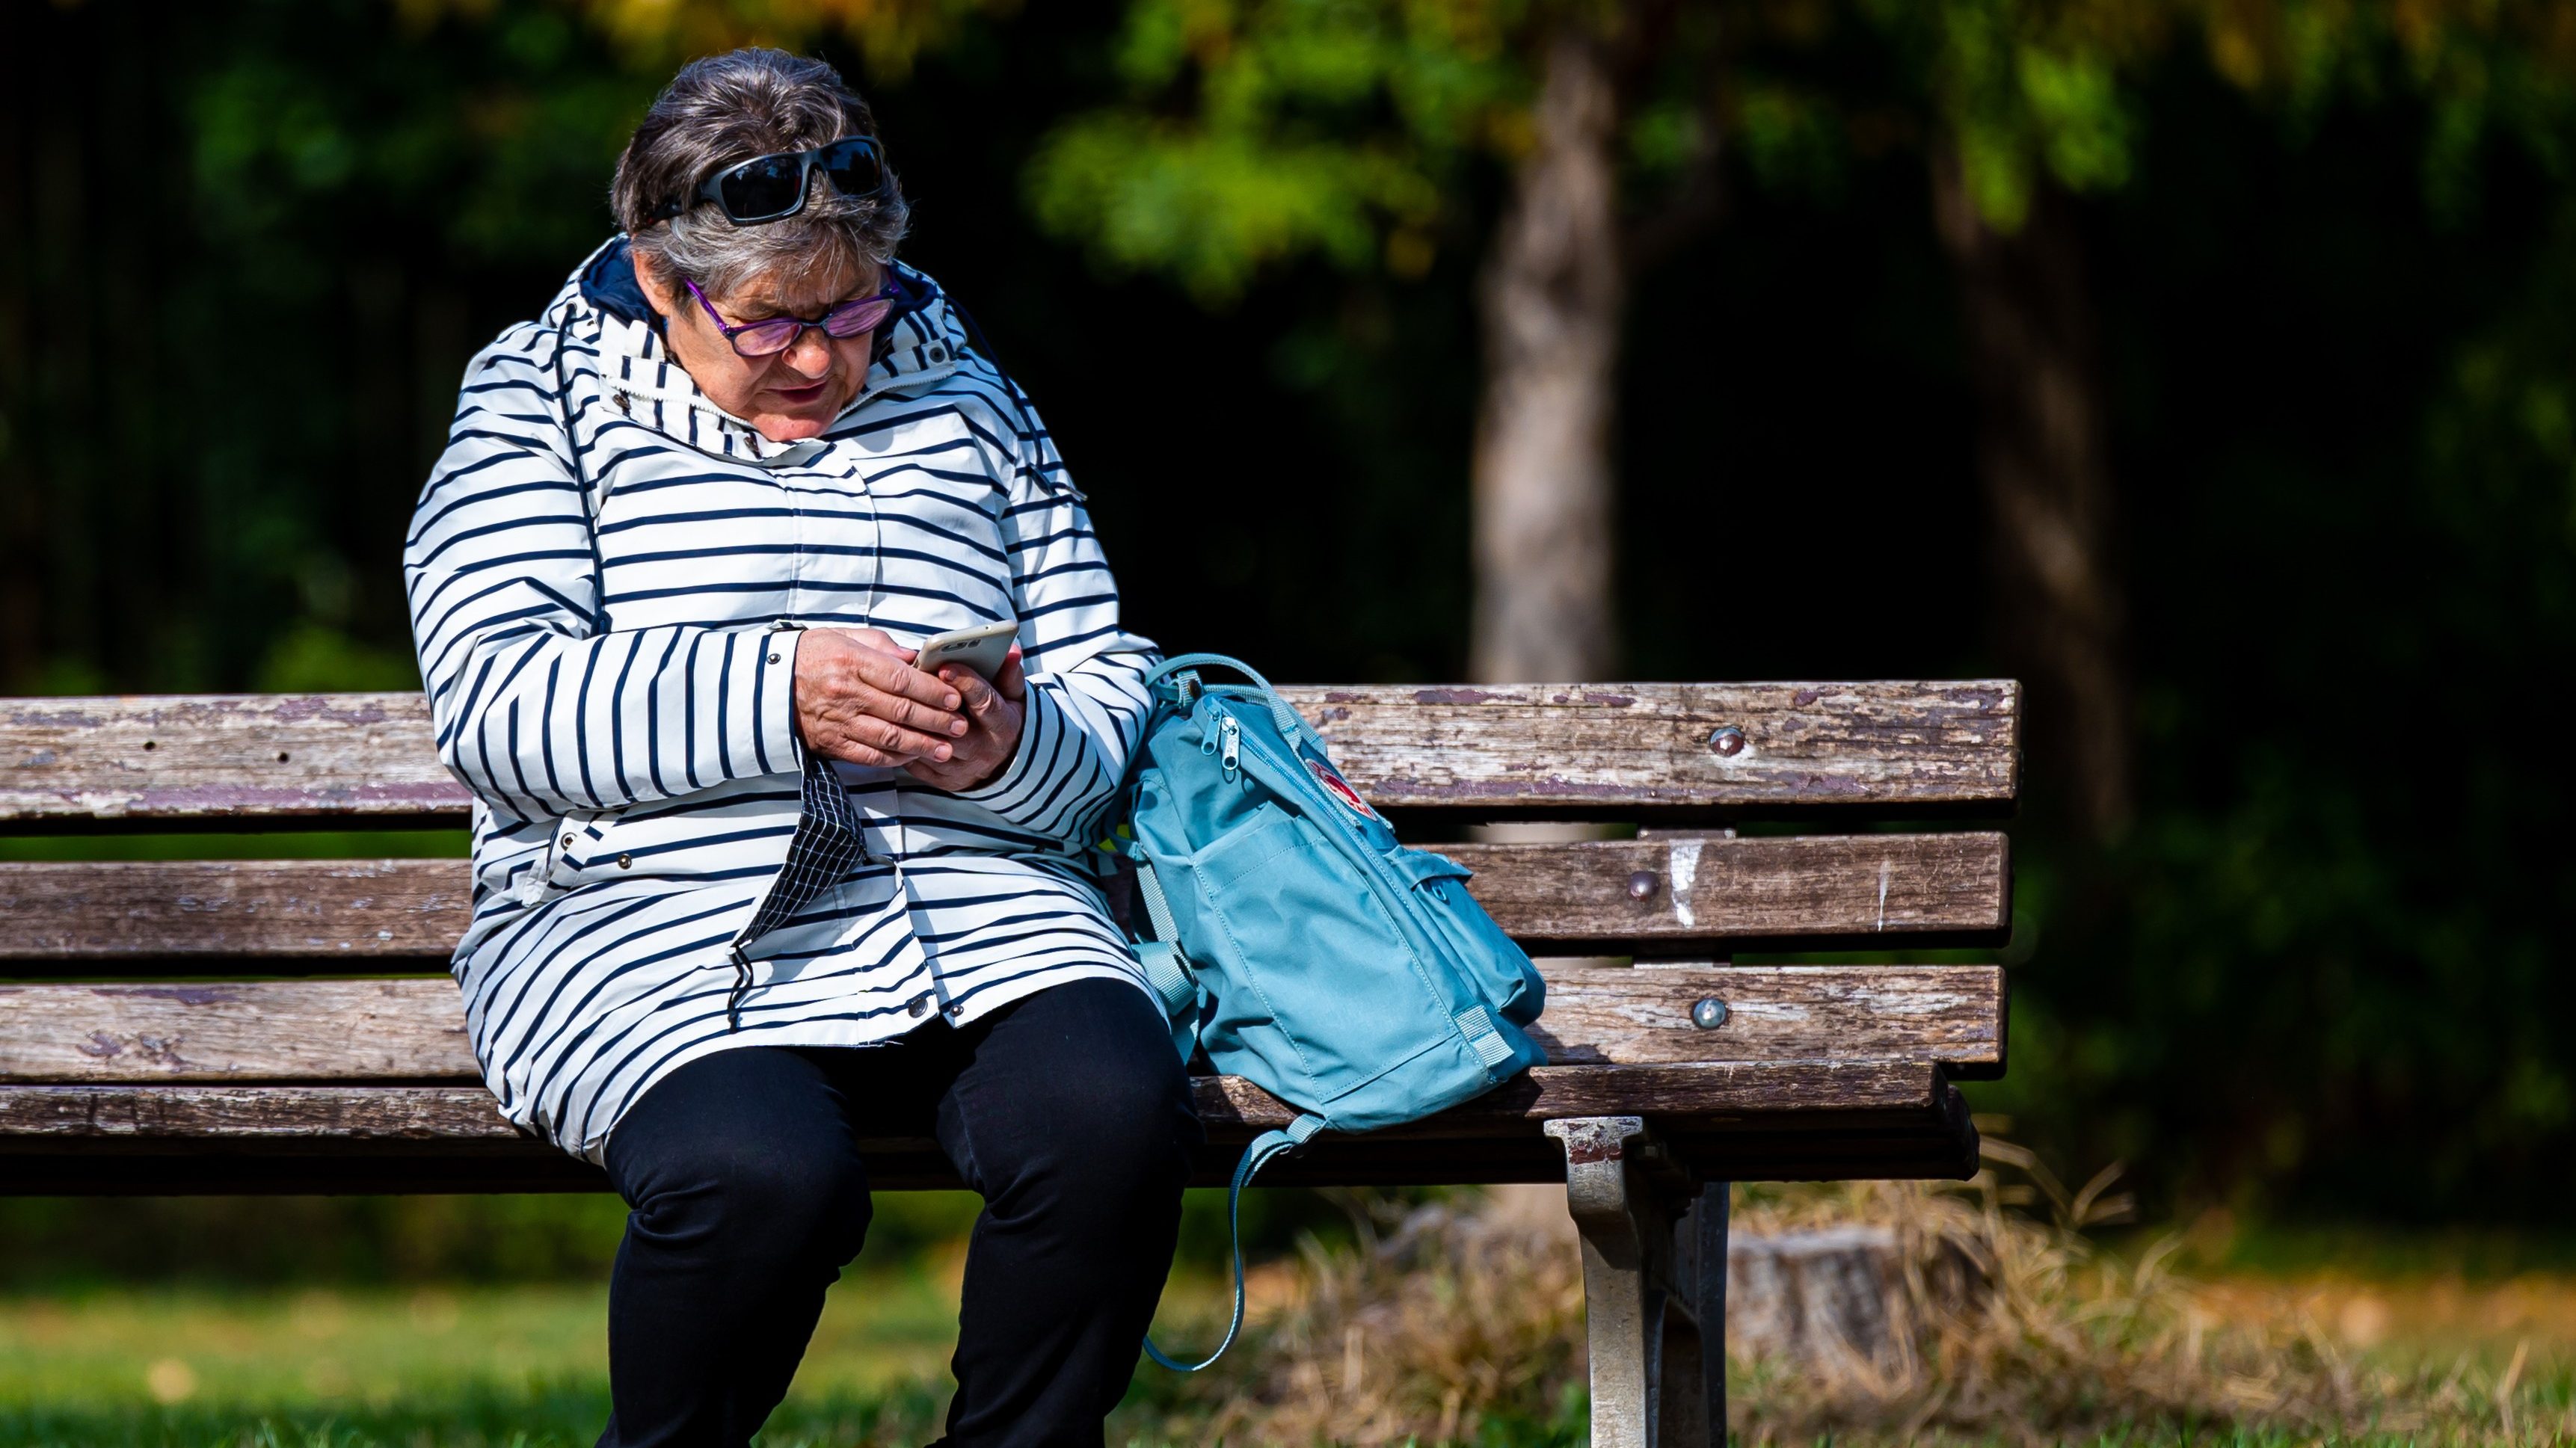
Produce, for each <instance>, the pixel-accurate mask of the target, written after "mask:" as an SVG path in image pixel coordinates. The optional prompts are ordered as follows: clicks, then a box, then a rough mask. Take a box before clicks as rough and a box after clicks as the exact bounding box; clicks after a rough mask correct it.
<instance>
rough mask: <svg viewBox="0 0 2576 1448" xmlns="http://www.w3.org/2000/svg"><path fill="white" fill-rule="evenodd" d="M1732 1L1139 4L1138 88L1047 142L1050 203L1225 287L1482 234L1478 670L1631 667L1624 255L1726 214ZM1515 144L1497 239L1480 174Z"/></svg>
mask: <svg viewBox="0 0 2576 1448" xmlns="http://www.w3.org/2000/svg"><path fill="white" fill-rule="evenodd" d="M1714 19H1715V16H1714V10H1713V7H1707V6H1700V5H1692V4H1686V3H1681V0H1659V3H1646V4H1636V5H1612V4H1606V3H1592V0H1494V3H1475V4H1447V3H1434V0H1248V3H1226V0H1216V3H1210V0H1136V3H1134V4H1132V5H1131V6H1130V7H1129V8H1128V11H1127V15H1126V19H1125V21H1124V24H1123V27H1122V30H1121V33H1120V37H1119V40H1118V42H1117V44H1116V47H1115V64H1116V68H1117V70H1118V73H1119V74H1120V76H1121V77H1122V78H1123V79H1124V81H1125V82H1126V84H1127V87H1128V96H1127V98H1126V99H1125V100H1124V101H1122V102H1119V103H1116V104H1112V105H1109V106H1104V107H1102V108H1099V109H1097V110H1094V111H1092V112H1090V113H1088V114H1084V115H1080V116H1076V117H1074V118H1073V119H1071V120H1069V121H1067V122H1066V123H1065V124H1064V125H1063V126H1061V127H1060V128H1059V129H1058V130H1057V131H1056V132H1055V133H1054V134H1053V135H1052V136H1050V137H1049V138H1048V140H1047V142H1046V144H1045V145H1044V146H1043V147H1042V148H1041V150H1040V151H1039V153H1038V154H1037V156H1036V157H1035V158H1034V159H1033V160H1032V161H1031V162H1030V165H1029V168H1028V172H1027V176H1028V187H1029V192H1030V199H1031V201H1032V204H1033V205H1034V206H1035V208H1036V211H1037V214H1038V217H1039V219H1040V221H1041V222H1042V223H1043V224H1045V225H1046V226H1048V227H1050V228H1051V229H1053V230H1055V231H1056V232H1057V233H1059V234H1061V235H1067V236H1076V237H1080V238H1083V239H1084V240H1086V241H1087V242H1088V243H1089V244H1090V245H1091V246H1092V247H1093V249H1094V250H1095V252H1096V253H1097V254H1098V255H1099V256H1100V257H1102V258H1103V259H1104V260H1106V261H1108V262H1109V263H1111V264H1112V265H1114V266H1120V267H1127V268H1144V269H1153V270H1159V271H1163V272H1166V273H1168V274H1171V275H1174V276H1176V277H1178V278H1179V279H1180V280H1181V281H1182V282H1183V283H1184V284H1185V285H1186V286H1188V287H1189V288H1190V289H1191V290H1192V291H1193V292H1194V293H1196V294H1197V295H1198V296H1200V297H1201V298H1202V299H1204V300H1206V301H1208V302H1210V303H1212V304H1223V303H1225V302H1228V301H1230V300H1232V299H1233V298H1234V297H1235V296H1237V295H1239V294H1240V293H1241V292H1242V290H1243V289H1244V288H1245V287H1246V286H1247V285H1248V284H1249V283H1250V281H1251V279H1252V277H1253V276H1254V274H1255V273H1256V272H1257V271H1258V270H1259V269H1261V268H1262V267H1263V266H1265V265H1266V264H1269V263H1273V262H1277V261H1281V260H1284V259H1286V258H1289V257H1292V256H1295V255H1298V254H1300V253H1306V252H1315V253H1320V254H1322V255H1323V256H1325V257H1327V258H1329V259H1330V260H1331V261H1332V262H1334V263H1335V264H1337V265H1340V266H1342V267H1345V268H1348V269H1352V270H1366V269H1375V268H1379V267H1383V268H1384V269H1385V270H1386V271H1387V272H1389V273H1392V274H1394V275H1395V276H1397V277H1418V276H1420V275H1422V274H1423V273H1424V272H1425V271H1427V270H1428V269H1429V268H1430V266H1431V263H1432V260H1433V257H1434V255H1435V253H1436V251H1437V250H1438V249H1440V248H1441V247H1443V246H1444V245H1446V246H1480V247H1481V249H1482V251H1483V252H1484V262H1483V274H1482V278H1481V282H1480V286H1479V290H1478V311H1479V318H1480V330H1481V333H1482V338H1483V352H1484V357H1483V365H1484V384H1483V397H1482V400H1481V402H1480V404H1479V406H1478V415H1477V421H1476V429H1475V439H1474V462H1473V473H1474V500H1475V509H1474V521H1473V525H1472V528H1473V549H1474V556H1475V577H1476V584H1475V602H1474V607H1473V623H1472V635H1471V639H1470V645H1469V667H1470V669H1471V671H1472V672H1473V673H1474V674H1475V675H1476V676H1477V677H1479V678H1483V679H1494V680H1534V679H1577V678H1588V677H1599V676H1601V675H1603V674H1605V673H1607V672H1609V671H1610V670H1612V669H1614V668H1615V667H1616V661H1617V629H1616V626H1615V622H1614V619H1613V616H1612V607H1611V597H1612V569H1613V561H1612V556H1611V555H1612V546H1611V540H1612V533H1613V527H1612V518H1613V502H1614V499H1613V487H1612V471H1611V458H1610V446H1611V436H1612V430H1613V423H1614V417H1615V398H1616V396H1617V387H1618V365H1617V364H1618V359H1619V355H1620V350H1621V339H1622V331H1623V327H1622V324H1623V321H1624V319H1625V316H1626V310H1627V305H1628V278H1629V277H1630V276H1631V275H1633V274H1634V272H1635V270H1636V268H1637V266H1638V265H1639V264H1640V263H1641V261H1642V260H1645V259H1646V258H1647V256H1648V255H1651V254H1660V253H1662V252H1665V251H1669V250H1670V249H1671V248H1672V247H1674V246H1675V245H1677V244H1678V243H1680V242H1681V241H1683V240H1685V239H1686V238H1687V237H1688V236H1689V235H1690V234H1691V232H1692V231H1693V230H1694V229H1695V228H1697V227H1698V226H1701V225H1704V224H1705V222H1706V221H1707V220H1708V219H1710V218H1711V217H1712V216H1713V215H1714V212H1715V206H1714V202H1715V195H1716V175H1717V172H1716V162H1717V155H1718V132H1717V120H1716V117H1717V100H1718V94H1717V90H1716V87H1715V84H1714V82H1715V77H1716V76H1717V75H1718V74H1719V67H1718V66H1717V65H1716V64H1715V63H1714V56H1715V53H1716V48H1717V45H1718V41H1719V38H1720V35H1719V31H1718V29H1717V27H1716V25H1715V24H1714ZM1495 158H1499V159H1501V160H1503V161H1504V162H1506V163H1507V164H1508V165H1509V166H1510V168H1511V180H1510V183H1509V187H1508V194H1507V196H1506V198H1505V199H1504V201H1503V202H1502V207H1501V215H1500V219H1499V220H1498V221H1496V222H1495V223H1494V226H1493V231H1492V236H1491V239H1490V240H1489V241H1483V242H1479V241H1478V239H1477V235H1476V234H1477V232H1478V231H1479V230H1480V229H1481V222H1482V218H1480V217H1479V216H1477V215H1476V214H1474V211H1473V210H1472V208H1471V207H1470V206H1468V205H1467V204H1465V200H1464V198H1466V197H1468V196H1470V195H1472V194H1473V191H1474V187H1473V185H1472V184H1471V183H1472V182H1473V180H1474V179H1475V175H1476V167H1477V165H1478V163H1479V162H1481V161H1485V160H1489V159H1495Z"/></svg>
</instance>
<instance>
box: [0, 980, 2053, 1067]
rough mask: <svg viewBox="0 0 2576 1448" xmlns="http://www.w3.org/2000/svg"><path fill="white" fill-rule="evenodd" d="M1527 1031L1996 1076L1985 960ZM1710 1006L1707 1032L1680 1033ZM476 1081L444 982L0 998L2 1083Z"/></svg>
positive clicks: (1648, 992)
mask: <svg viewBox="0 0 2576 1448" xmlns="http://www.w3.org/2000/svg"><path fill="white" fill-rule="evenodd" d="M1543 969H1544V971H1545V973H1546V975H1547V979H1548V1006H1547V1010H1546V1012H1545V1014H1544V1016H1543V1017H1542V1019H1541V1021H1540V1023H1539V1025H1538V1026H1537V1027H1536V1028H1535V1030H1534V1031H1533V1033H1532V1034H1533V1036H1534V1037H1535V1039H1536V1040H1537V1041H1538V1042H1539V1044H1540V1045H1541V1046H1543V1047H1544V1048H1545V1049H1546V1050H1547V1053H1548V1060H1549V1061H1550V1062H1551V1063H1553V1064H1557V1065H1584V1066H1612V1065H1619V1066H1730V1067H1731V1066H1746V1067H1771V1066H1790V1065H1801V1064H1807V1065H1820V1066H1821V1065H1864V1066H1865V1065H1883V1064H1887V1063H1893V1062H1932V1063H1937V1064H1940V1065H1943V1066H1945V1067H1947V1068H1949V1070H1950V1072H1951V1074H1953V1075H1954V1076H1988V1075H1993V1074H1996V1073H1998V1072H2000V1071H2001V1070H2002V1068H2003V1012H2004V995H2003V972H2002V971H2001V970H1999V969H1997V968H1996V967H1993V966H1966V965H1939V966H1852V965H1830V966H1641V967H1635V968H1630V967H1624V966H1598V965H1587V964H1581V963H1577V962H1572V961H1548V962H1544V963H1543ZM1704 996H1715V997H1717V998H1719V999H1721V1000H1723V1001H1725V1002H1726V1004H1727V1010H1728V1015H1727V1022H1726V1025H1725V1026H1724V1028H1722V1029H1719V1030H1714V1031H1710V1030H1702V1029H1700V1028H1699V1027H1697V1026H1695V1025H1694V1024H1692V1021H1691V1005H1692V1003H1693V1002H1694V1001H1697V1000H1699V999H1700V998H1702V997H1704ZM475 1079H478V1077H477V1072H476V1069H475V1064H474V1057H473V1054H472V1052H471V1050H470V1049H469V1047H468V1045H467V1041H466V1035H465V1010H464V1005H463V1003H462V1002H461V1001H460V1000H459V999H458V996H457V992H456V987H455V985H454V984H453V983H452V982H450V981H448V980H445V979H443V978H425V979H408V980H304V981H293V980H280V981H245V982H242V983H239V984H235V985H227V986H223V987H220V988H217V989H200V988H195V987H189V988H185V989H172V988H169V987H161V986H102V985H10V986H0V1082H8V1083H26V1082H97V1081H116V1080H152V1081H172V1082H176V1081H227V1080H231V1081H333V1082H358V1081H437V1080H459V1081H471V1080H475Z"/></svg>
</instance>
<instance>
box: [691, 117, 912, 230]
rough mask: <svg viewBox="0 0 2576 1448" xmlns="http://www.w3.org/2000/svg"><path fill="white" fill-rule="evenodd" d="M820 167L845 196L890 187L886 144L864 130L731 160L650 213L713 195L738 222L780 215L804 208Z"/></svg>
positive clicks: (780, 217)
mask: <svg viewBox="0 0 2576 1448" xmlns="http://www.w3.org/2000/svg"><path fill="white" fill-rule="evenodd" d="M817 168H820V169H821V171H822V172H823V174H824V175H825V176H826V177H828V178H830V180H831V182H832V186H833V188H834V189H836V190H838V191H839V192H840V193H841V194H842V195H844V196H855V197H857V198H859V199H860V200H866V199H868V198H870V197H874V196H878V195H881V194H883V193H884V191H885V189H886V168H885V149H884V148H883V147H881V146H879V145H878V144H877V143H876V142H875V141H874V140H871V139H870V138H868V137H866V136H852V137H850V138H849V139H847V140H842V141H834V142H833V143H832V144H830V145H828V146H816V147H815V148H814V149H813V150H810V151H781V152H779V153H778V154H776V155H774V156H754V157H752V158H751V159H750V160H748V161H745V162H742V163H741V164H739V165H734V166H727V167H726V168H724V169H723V170H721V171H718V172H717V173H716V174H714V175H713V176H710V177H708V178H707V180H706V184H705V185H703V186H700V187H699V188H698V189H697V191H696V193H695V194H694V195H691V196H688V197H685V198H683V199H681V200H678V201H665V202H663V203H662V204H661V205H659V206H656V207H654V208H653V214H652V216H651V217H650V218H649V219H651V220H654V221H667V220H669V219H670V218H672V217H674V216H677V215H679V214H680V213H681V212H683V211H686V210H688V209H689V208H690V207H691V206H693V205H695V204H696V203H698V202H700V201H712V202H714V203H715V204H716V205H718V206H721V207H723V208H724V214H725V217H726V219H727V220H729V221H731V222H733V224H734V225H736V226H751V225H755V224H757V223H759V222H763V221H781V220H784V219H786V218H787V217H790V216H794V215H795V214H796V213H797V212H799V211H802V210H804V209H805V188H806V187H807V186H808V185H809V184H811V183H812V181H813V179H814V172H815V170H816V169H817Z"/></svg>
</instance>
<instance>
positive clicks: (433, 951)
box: [0, 833, 2012, 969]
mask: <svg viewBox="0 0 2576 1448" xmlns="http://www.w3.org/2000/svg"><path fill="white" fill-rule="evenodd" d="M1443 849H1444V852H1445V853H1447V854H1449V855H1450V856H1451V857H1453V858H1455V859H1457V860H1458V861H1459V862H1460V863H1462V864H1464V865H1467V866H1468V867H1469V868H1471V869H1473V870H1475V871H1476V878H1475V879H1474V880H1473V881H1471V882H1469V889H1471V890H1472V891H1473V892H1474V893H1475V895H1476V897H1477V898H1478V899H1479V900H1481V901H1483V902H1484V904H1485V906H1486V908H1487V909H1489V910H1491V911H1493V913H1494V917H1495V918H1496V919H1497V920H1499V921H1501V922H1502V925H1503V928H1504V929H1506V930H1509V931H1510V932H1512V934H1513V935H1514V936H1515V937H1517V938H1519V939H1521V940H1522V941H1523V942H1525V943H1527V944H1529V945H1530V946H1532V947H1533V948H1535V949H1545V948H1548V947H1550V946H1557V947H1570V948H1575V949H1581V950H1585V951H1589V952H1591V953H1595V954H1600V953H1608V952H1613V951H1620V950H1626V949H1645V950H1650V951H1651V950H1654V949H1657V948H1662V947H1678V948H1687V947H1688V946H1690V945H1692V944H1694V943H1698V942H1704V941H1713V940H1732V941H1745V940H1781V941H1791V940H1794V941H1800V942H1818V941H1823V940H1826V939H1828V938H1831V937H1849V938H1851V939H1852V940H1854V941H1859V940H1864V939H1876V938H1880V937H1886V936H1906V937H1916V936H1940V937H1945V938H1961V939H1970V938H1993V937H1998V936H2000V935H2001V934H2002V933H2003V931H2004V930H2005V929H2006V928H2007V927H2008V926H2009V925H2010V923H2011V913H2012V907H2011V900H2010V891H2011V883H2010V882H2011V868H2010V864H2009V859H2008V855H2007V852H2006V851H2007V846H2006V841H2005V837H2004V836H2002V835H2000V834H1992V833H1975V834H1939V835H1808V836H1771V837H1762V838H1751V839H1732V838H1726V837H1722V836H1699V835H1692V836H1682V837H1675V836H1664V837H1657V838H1654V839H1649V840H1607V841H1593V842H1583V843H1575V844H1528V845H1451V846H1444V847H1443ZM470 884H471V882H470V878H469V876H468V873H467V867H466V865H465V863H464V862H463V861H461V860H260V861H235V860H137V861H82V862H45V863H28V864H0V919H5V920H7V921H8V922H9V928H8V930H7V932H6V933H5V934H0V960H24V961H44V962H47V963H49V964H51V965H54V966H56V967H57V968H69V969H81V968H83V967H85V966H87V967H94V966H95V965H97V964H102V963H107V962H113V961H120V960H124V961H176V960H217V959H225V960H228V959H239V960H252V961H256V960H264V959H274V960H295V961H307V962H333V961H386V960H424V961H425V960H440V961H443V960H445V959H446V957H447V954H448V952H449V951H450V950H451V949H452V948H453V947H454V946H455V944H456V938H457V936H458V935H459V934H460V933H461V932H462V931H463V930H464V928H465V924H466V920H467V918H468V916H469V914H470V911H471V908H472V898H471V894H472V892H471V888H470ZM324 968H331V967H329V966H327V965H326V966H325V967H324Z"/></svg>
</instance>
